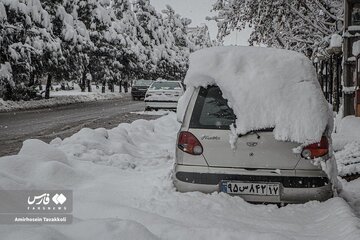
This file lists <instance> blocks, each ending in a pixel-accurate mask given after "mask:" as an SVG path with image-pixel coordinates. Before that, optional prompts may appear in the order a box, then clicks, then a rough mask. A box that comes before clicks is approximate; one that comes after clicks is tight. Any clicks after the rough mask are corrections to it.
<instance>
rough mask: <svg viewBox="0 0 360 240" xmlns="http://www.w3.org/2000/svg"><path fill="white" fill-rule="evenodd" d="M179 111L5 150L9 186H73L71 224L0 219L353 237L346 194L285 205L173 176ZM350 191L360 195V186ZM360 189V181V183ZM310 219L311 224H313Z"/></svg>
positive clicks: (162, 231) (111, 228) (51, 230)
mask: <svg viewBox="0 0 360 240" xmlns="http://www.w3.org/2000/svg"><path fill="white" fill-rule="evenodd" d="M179 127H180V126H179V123H178V122H177V121H176V116H175V113H169V114H168V115H167V116H164V117H161V118H159V119H157V120H151V121H145V120H137V121H135V122H133V123H131V124H126V123H123V124H120V125H119V126H118V127H116V128H113V129H110V130H106V129H103V128H99V129H95V130H92V129H87V128H85V129H82V130H81V131H80V132H78V133H76V134H74V135H73V136H71V137H69V138H65V139H63V140H61V139H59V138H56V139H54V140H53V141H52V142H51V143H50V144H46V143H44V142H41V141H39V140H28V141H26V142H25V143H24V146H23V148H22V149H21V151H20V153H19V154H18V155H14V156H7V157H2V158H0V187H1V189H15V190H16V189H39V190H40V189H69V190H73V195H74V201H73V202H74V206H73V216H74V223H73V224H70V225H46V224H44V225H0V236H1V239H2V240H3V239H4V240H14V239H36V240H41V239H62V240H70V239H71V240H81V239H114V240H115V239H169V240H171V239H238V238H242V239H270V240H271V239H274V240H275V239H276V240H279V239H280V240H282V239H284V240H285V239H328V240H336V239H344V240H355V239H358V236H360V230H359V227H358V226H359V219H358V218H357V217H356V216H354V212H353V210H352V209H351V208H350V206H349V205H348V204H347V203H346V202H345V201H344V200H343V199H342V198H338V197H337V198H333V199H330V200H328V201H326V202H323V203H320V202H317V201H313V202H309V203H307V204H301V205H289V206H286V207H283V208H278V207H277V206H276V205H252V204H249V203H247V202H245V201H244V200H242V199H241V198H240V197H231V196H229V195H227V194H224V193H214V194H203V193H199V192H192V193H179V192H176V191H175V189H174V187H173V185H172V180H171V176H172V169H173V164H174V152H175V151H174V150H175V141H176V133H177V131H178V130H179ZM351 187H354V188H353V189H351V191H348V192H347V196H348V197H349V199H350V200H354V199H352V197H354V198H355V197H357V196H358V194H353V192H355V189H356V188H355V187H356V186H351ZM357 189H358V188H357ZM355 202H356V201H355V200H354V203H355ZM304 229H305V231H304Z"/></svg>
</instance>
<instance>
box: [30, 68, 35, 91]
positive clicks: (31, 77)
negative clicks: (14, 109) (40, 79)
mask: <svg viewBox="0 0 360 240" xmlns="http://www.w3.org/2000/svg"><path fill="white" fill-rule="evenodd" d="M34 84H35V73H34V71H32V72H31V73H30V81H29V87H31V86H33V85H34Z"/></svg>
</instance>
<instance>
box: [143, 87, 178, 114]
mask: <svg viewBox="0 0 360 240" xmlns="http://www.w3.org/2000/svg"><path fill="white" fill-rule="evenodd" d="M184 91H185V85H184V84H183V83H182V82H181V81H169V80H157V81H155V82H153V83H152V84H151V85H150V87H149V89H148V90H147V92H146V95H145V99H144V101H145V110H152V109H154V110H158V109H176V107H177V102H178V100H179V98H180V97H181V96H182V95H183V94H184Z"/></svg>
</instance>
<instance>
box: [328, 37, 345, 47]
mask: <svg viewBox="0 0 360 240" xmlns="http://www.w3.org/2000/svg"><path fill="white" fill-rule="evenodd" d="M342 41H343V38H342V36H340V35H339V34H333V35H332V36H331V39H330V48H335V47H337V48H339V47H340V48H341V47H342Z"/></svg>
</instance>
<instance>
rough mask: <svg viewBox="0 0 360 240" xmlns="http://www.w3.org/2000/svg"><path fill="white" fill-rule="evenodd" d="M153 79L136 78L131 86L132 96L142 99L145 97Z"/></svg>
mask: <svg viewBox="0 0 360 240" xmlns="http://www.w3.org/2000/svg"><path fill="white" fill-rule="evenodd" d="M152 82H153V80H144V79H140V80H135V81H134V82H133V85H132V88H131V96H132V98H133V99H134V100H135V99H140V98H144V97H145V93H146V91H147V89H148V88H149V86H150V85H151V83H152Z"/></svg>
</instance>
